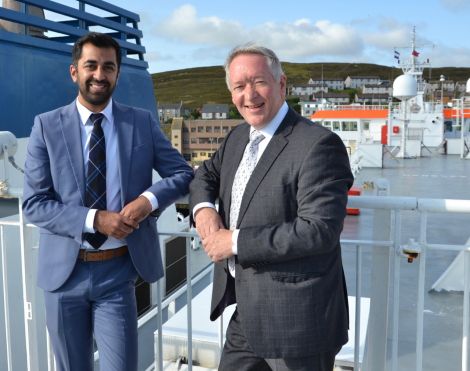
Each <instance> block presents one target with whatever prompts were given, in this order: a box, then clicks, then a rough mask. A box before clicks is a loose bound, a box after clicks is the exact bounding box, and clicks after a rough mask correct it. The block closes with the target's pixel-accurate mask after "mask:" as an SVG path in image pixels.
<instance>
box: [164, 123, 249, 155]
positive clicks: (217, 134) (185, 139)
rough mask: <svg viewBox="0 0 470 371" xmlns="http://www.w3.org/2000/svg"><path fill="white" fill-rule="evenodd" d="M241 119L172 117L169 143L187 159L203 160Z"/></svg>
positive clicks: (217, 146)
mask: <svg viewBox="0 0 470 371" xmlns="http://www.w3.org/2000/svg"><path fill="white" fill-rule="evenodd" d="M242 122H243V120H242V119H238V120H230V119H222V120H220V119H219V120H217V119H209V120H204V119H201V120H183V119H180V118H176V119H173V123H172V125H171V143H172V144H173V147H175V148H176V149H177V150H178V151H179V152H180V153H181V154H182V155H183V157H184V158H185V159H186V160H187V161H196V162H200V161H204V160H207V159H208V158H210V157H211V156H212V154H213V153H214V152H215V151H216V150H217V149H218V148H219V146H220V144H221V143H222V141H223V140H224V138H225V136H226V135H227V134H228V133H229V132H230V130H232V129H233V128H234V127H235V126H237V125H239V124H241V123H242Z"/></svg>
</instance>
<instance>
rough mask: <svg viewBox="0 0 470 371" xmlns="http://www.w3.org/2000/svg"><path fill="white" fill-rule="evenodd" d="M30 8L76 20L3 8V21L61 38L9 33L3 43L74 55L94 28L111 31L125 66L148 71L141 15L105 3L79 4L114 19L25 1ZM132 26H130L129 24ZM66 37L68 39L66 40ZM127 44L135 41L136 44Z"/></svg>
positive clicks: (45, 1) (41, 0) (47, 1)
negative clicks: (75, 45) (77, 45)
mask: <svg viewBox="0 0 470 371" xmlns="http://www.w3.org/2000/svg"><path fill="white" fill-rule="evenodd" d="M23 2H24V3H25V4H27V5H32V6H36V7H39V8H41V9H44V10H48V11H50V12H53V13H56V14H60V15H64V16H66V17H70V18H73V19H72V20H64V21H53V20H48V19H44V18H41V17H38V16H35V15H31V14H27V13H24V12H20V11H15V10H11V9H5V8H2V7H0V19H4V20H7V21H10V22H15V23H19V24H22V25H25V26H34V27H38V28H40V29H43V30H44V31H45V32H47V31H51V32H55V33H58V34H61V35H53V36H50V37H44V38H38V37H35V38H33V37H31V36H28V35H23V34H16V33H13V32H9V31H3V30H0V40H5V41H12V42H17V43H22V44H27V45H30V46H34V47H41V48H50V49H53V50H58V51H61V52H65V53H70V52H71V50H72V46H71V45H70V44H72V43H74V42H75V41H76V40H77V39H78V38H79V37H81V36H83V35H85V34H86V33H87V32H89V28H90V27H95V26H97V27H102V28H105V29H107V30H110V31H111V32H109V31H102V32H107V33H108V34H109V35H110V36H113V37H114V38H115V39H116V41H117V42H118V43H119V45H120V46H121V48H122V57H123V58H122V63H123V64H130V65H133V66H136V67H142V68H145V69H146V68H148V64H147V62H145V61H144V58H143V55H144V54H145V47H143V46H142V45H141V40H140V39H141V38H142V31H141V30H139V29H138V27H137V23H138V22H139V21H140V18H139V16H138V15H137V14H135V13H132V12H129V11H127V10H125V9H122V8H120V7H118V6H115V5H112V4H109V3H107V2H105V1H102V0H85V1H80V0H78V3H79V4H80V5H83V6H84V4H88V5H91V6H93V7H96V8H98V9H101V10H103V11H106V12H109V13H111V14H113V15H111V16H105V17H102V16H99V15H95V14H92V13H89V12H86V11H84V10H82V7H81V8H80V9H75V8H73V7H70V6H67V5H63V4H60V3H58V2H55V1H51V0H25V1H23ZM129 23H130V24H131V25H132V26H129V25H128V24H129ZM62 35H65V36H62ZM127 40H135V43H132V42H128V41H127ZM129 55H136V56H137V59H135V58H128V56H129Z"/></svg>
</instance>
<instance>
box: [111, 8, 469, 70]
mask: <svg viewBox="0 0 470 371" xmlns="http://www.w3.org/2000/svg"><path fill="white" fill-rule="evenodd" d="M110 2H112V3H113V4H115V5H118V6H122V7H124V8H126V9H128V10H130V11H133V12H135V13H137V14H139V15H140V23H139V28H140V29H141V30H142V32H143V36H144V37H143V39H142V45H144V46H145V48H146V51H147V52H146V54H145V59H146V60H147V62H148V63H149V72H150V73H155V72H163V71H171V70H178V69H184V68H191V67H201V66H216V65H219V66H220V65H223V63H224V59H225V57H226V55H227V53H228V52H229V51H230V49H231V48H233V47H234V46H236V45H238V44H242V43H245V42H249V41H254V42H257V43H259V44H262V45H264V46H267V47H269V48H271V49H273V50H274V51H275V52H276V54H277V55H278V57H279V58H280V60H281V61H286V62H298V63H315V62H325V63H326V62H345V63H376V64H381V65H387V66H396V59H394V50H397V51H398V52H399V53H400V57H401V59H402V60H403V59H404V58H405V57H409V56H410V54H411V49H410V44H411V35H412V30H413V27H415V28H416V50H417V51H418V52H419V53H420V56H421V57H424V58H426V59H427V58H429V59H430V62H431V65H432V67H444V66H453V67H470V27H469V26H468V25H469V23H470V0H414V1H413V0H394V1H387V2H383V1H379V0H355V1H351V0H329V1H324V0H323V1H316V0H295V1H273V0H269V1H265V0H230V1H227V0H201V1H179V0H166V1H163V0H156V1H155V0H153V1H152V0H132V1H129V0H110Z"/></svg>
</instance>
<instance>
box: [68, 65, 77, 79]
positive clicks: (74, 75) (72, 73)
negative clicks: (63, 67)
mask: <svg viewBox="0 0 470 371" xmlns="http://www.w3.org/2000/svg"><path fill="white" fill-rule="evenodd" d="M69 70H70V77H71V78H72V80H73V82H77V73H78V71H77V66H75V65H74V64H71V65H70V68H69Z"/></svg>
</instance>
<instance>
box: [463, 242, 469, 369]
mask: <svg viewBox="0 0 470 371" xmlns="http://www.w3.org/2000/svg"><path fill="white" fill-rule="evenodd" d="M469 247H470V239H469V240H468V241H467V250H464V251H465V252H464V254H463V256H464V258H463V259H464V260H463V267H464V268H463V272H464V275H463V276H464V280H463V282H464V284H463V320H462V330H463V331H462V371H467V370H468V336H469V329H468V323H469V318H468V317H469V315H470V308H469V307H470V306H469V302H468V300H469V290H470V275H469V271H470V264H469V263H470V262H469V258H470V252H469V250H468V248H469Z"/></svg>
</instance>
